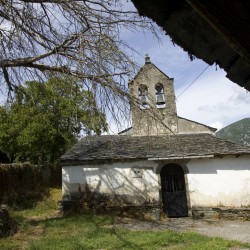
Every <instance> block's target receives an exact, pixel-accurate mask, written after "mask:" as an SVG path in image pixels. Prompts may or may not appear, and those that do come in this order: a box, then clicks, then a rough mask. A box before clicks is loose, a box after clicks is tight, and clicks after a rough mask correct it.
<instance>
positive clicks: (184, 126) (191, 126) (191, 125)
mask: <svg viewBox="0 0 250 250" xmlns="http://www.w3.org/2000/svg"><path fill="white" fill-rule="evenodd" d="M178 130H179V131H178V132H179V133H180V134H188V133H211V134H215V133H214V131H213V130H212V129H210V128H209V127H208V126H205V125H203V124H199V123H197V122H193V121H189V120H187V119H183V118H178Z"/></svg>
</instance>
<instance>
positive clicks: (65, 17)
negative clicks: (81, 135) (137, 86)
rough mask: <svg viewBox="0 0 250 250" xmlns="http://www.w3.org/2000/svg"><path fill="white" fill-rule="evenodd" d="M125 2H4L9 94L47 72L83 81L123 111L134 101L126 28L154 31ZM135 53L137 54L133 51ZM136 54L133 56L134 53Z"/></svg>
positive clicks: (0, 23) (0, 10) (2, 69)
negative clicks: (126, 100)
mask: <svg viewBox="0 0 250 250" xmlns="http://www.w3.org/2000/svg"><path fill="white" fill-rule="evenodd" d="M124 4H125V5H126V4H127V3H126V1H123V0H94V1H92V0H62V1H61V0H60V1H59V0H14V1H13V0H3V1H1V3H0V48H1V55H0V75H1V77H0V79H2V82H1V84H2V86H4V85H3V84H4V83H5V84H7V86H8V88H9V89H10V90H13V89H15V88H17V87H18V86H20V85H21V84H22V83H23V82H24V81H27V80H29V79H34V77H36V78H38V79H40V80H41V79H42V80H44V79H47V78H48V73H49V74H51V73H53V74H55V75H57V74H61V73H63V74H66V75H70V76H75V77H78V78H80V79H81V80H82V83H83V84H84V85H85V86H88V87H89V88H92V89H93V91H94V94H96V95H98V98H99V100H102V103H101V104H102V107H103V109H104V108H108V109H109V111H110V112H112V113H114V112H116V111H118V110H119V109H120V108H117V107H118V106H119V107H121V105H117V103H119V102H120V101H121V100H124V99H123V97H124V96H126V97H127V98H129V95H128V91H127V88H126V85H125V83H126V80H127V79H126V78H125V79H124V77H126V76H127V75H131V74H132V72H134V70H135V68H136V65H135V64H134V63H133V61H132V60H131V54H132V53H130V54H127V53H126V52H124V51H128V48H129V46H128V45H126V44H125V43H124V42H123V41H122V40H121V38H120V36H119V34H120V30H121V29H131V30H133V31H136V29H137V28H140V29H142V28H143V29H146V30H148V29H149V30H152V31H153V32H154V31H155V28H154V26H153V24H152V22H151V21H148V20H147V19H144V18H143V17H140V16H139V15H138V13H136V12H134V11H130V10H126V6H125V5H124ZM132 52H133V51H132ZM133 53H134V52H133Z"/></svg>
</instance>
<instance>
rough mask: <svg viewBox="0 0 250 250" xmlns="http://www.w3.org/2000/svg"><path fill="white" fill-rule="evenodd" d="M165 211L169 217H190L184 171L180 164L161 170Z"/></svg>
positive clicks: (169, 165)
mask: <svg viewBox="0 0 250 250" xmlns="http://www.w3.org/2000/svg"><path fill="white" fill-rule="evenodd" d="M160 175H161V191H162V203H163V211H164V213H166V214H167V215H168V216H169V217H186V216H188V206H187V195H186V185H185V178H184V171H183V169H182V167H181V166H180V165H178V164H175V163H173V164H168V165H166V166H165V167H163V168H162V170H161V174H160Z"/></svg>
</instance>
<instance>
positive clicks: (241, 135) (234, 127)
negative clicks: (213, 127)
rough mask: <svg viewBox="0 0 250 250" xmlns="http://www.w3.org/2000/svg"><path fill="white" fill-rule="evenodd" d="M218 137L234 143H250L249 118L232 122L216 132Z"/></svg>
mask: <svg viewBox="0 0 250 250" xmlns="http://www.w3.org/2000/svg"><path fill="white" fill-rule="evenodd" d="M216 136H218V137H219V138H222V139H225V140H229V141H232V142H235V143H239V144H243V145H250V118H245V119H242V120H240V121H237V122H234V123H232V124H230V125H228V126H226V127H225V128H222V129H221V130H219V131H218V132H217V133H216Z"/></svg>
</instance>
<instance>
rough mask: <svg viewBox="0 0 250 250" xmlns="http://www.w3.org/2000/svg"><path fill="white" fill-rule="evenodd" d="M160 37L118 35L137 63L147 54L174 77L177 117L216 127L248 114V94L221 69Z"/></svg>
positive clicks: (131, 34) (163, 36) (167, 73)
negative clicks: (194, 57)
mask: <svg viewBox="0 0 250 250" xmlns="http://www.w3.org/2000/svg"><path fill="white" fill-rule="evenodd" d="M160 38H161V39H160V40H161V41H160V42H159V41H157V39H155V38H154V37H153V35H152V34H151V33H150V32H146V33H143V32H138V31H136V32H129V31H126V32H124V33H123V34H122V39H123V40H125V41H126V42H127V43H128V45H130V46H131V47H132V48H134V49H135V50H136V51H137V52H138V54H136V53H135V59H136V62H137V63H138V64H139V65H141V66H143V65H144V62H145V59H144V58H145V54H146V53H148V54H149V56H150V59H151V62H152V63H153V64H155V65H156V66H157V67H158V68H159V69H160V70H162V71H163V72H164V73H165V74H166V75H167V76H169V77H170V78H174V88H175V95H176V98H177V101H176V105H177V114H178V116H181V117H184V118H187V119H190V120H193V121H196V122H199V123H203V124H206V125H208V126H212V127H215V128H217V129H221V128H222V127H225V126H227V125H229V124H231V123H233V122H236V121H238V120H241V119H243V118H249V117H250V108H249V107H250V93H249V92H247V91H246V90H245V89H244V88H242V87H240V86H239V85H237V84H235V83H233V82H231V81H230V80H229V79H228V78H226V73H225V72H224V70H223V69H220V68H219V67H216V66H215V65H212V66H209V65H208V64H206V63H205V62H203V61H202V60H200V59H195V60H193V61H191V60H190V58H189V56H188V54H187V53H186V52H185V51H184V50H183V49H182V48H181V47H179V46H177V45H173V43H172V42H171V39H170V38H169V36H167V35H165V34H163V35H162V36H161V37H160ZM205 69H206V70H205ZM204 70H205V71H204ZM203 71H204V72H203ZM202 72H203V73H202ZM201 73H202V74H201ZM200 74H201V75H200ZM199 75H200V76H199ZM198 76H199V77H198ZM197 77H198V78H197ZM196 78H197V80H196V81H195V82H194V83H193V81H194V80H195V79H196Z"/></svg>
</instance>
